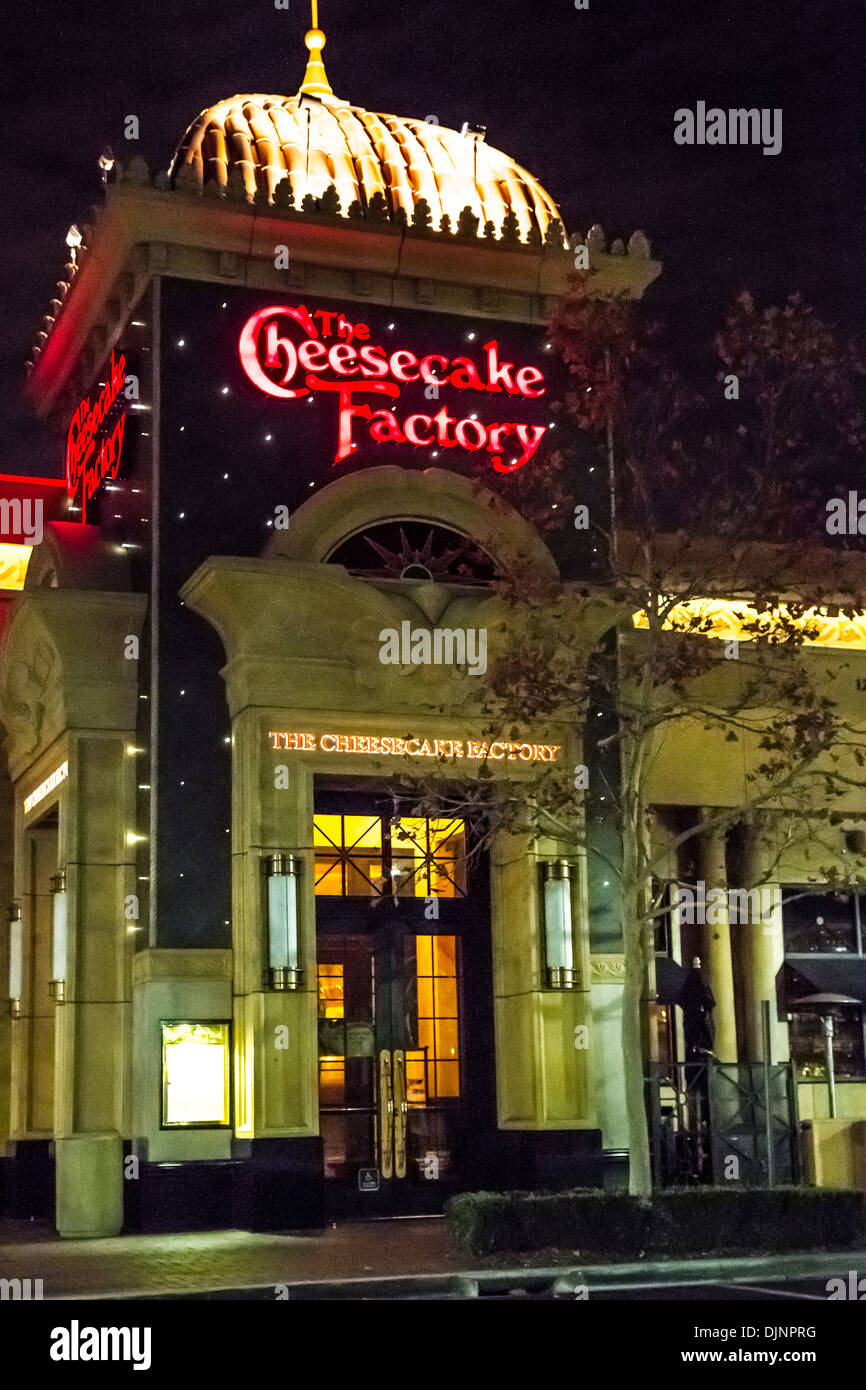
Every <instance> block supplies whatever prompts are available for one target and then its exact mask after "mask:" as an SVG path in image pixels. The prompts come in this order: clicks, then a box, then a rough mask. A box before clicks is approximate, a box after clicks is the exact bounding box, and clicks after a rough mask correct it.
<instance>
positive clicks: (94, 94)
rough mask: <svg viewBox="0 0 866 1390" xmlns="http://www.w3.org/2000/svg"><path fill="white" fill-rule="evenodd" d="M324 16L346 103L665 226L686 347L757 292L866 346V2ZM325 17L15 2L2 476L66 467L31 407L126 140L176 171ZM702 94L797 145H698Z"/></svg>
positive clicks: (609, 222) (2, 333) (330, 66)
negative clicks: (131, 135) (172, 163)
mask: <svg viewBox="0 0 866 1390" xmlns="http://www.w3.org/2000/svg"><path fill="white" fill-rule="evenodd" d="M320 23H321V25H322V27H323V28H324V29H325V32H326V33H327V36H328V45H327V48H326V50H325V60H326V67H327V71H328V76H329V79H330V82H331V85H332V87H333V88H334V91H335V92H336V94H337V95H338V96H341V97H344V98H346V99H347V100H349V101H352V102H354V103H356V104H357V105H360V106H366V107H368V108H371V109H373V110H380V111H389V112H394V113H396V114H398V115H404V116H410V115H412V116H421V117H424V116H427V115H429V114H431V113H433V114H435V115H436V116H437V117H438V119H439V121H440V123H441V124H443V125H453V126H458V127H459V126H460V125H461V124H462V122H463V121H464V120H468V121H470V122H472V123H473V124H474V123H480V124H484V125H486V126H487V129H488V135H487V138H488V140H489V142H490V143H491V144H493V145H496V146H497V147H499V148H500V149H503V150H505V151H507V152H508V153H509V154H510V155H512V156H513V157H514V158H515V159H516V160H517V161H518V162H519V163H522V164H524V165H525V166H527V167H528V168H529V169H531V170H532V172H533V173H534V174H536V176H537V177H538V178H540V180H541V182H542V183H543V184H544V185H545V186H546V187H547V188H548V189H549V191H550V192H551V193H552V194H553V196H554V197H555V198H556V199H557V200H558V201H559V203H560V205H561V207H562V209H563V212H564V215H565V219H566V222H567V224H568V226H569V229H570V230H580V231H585V230H586V228H587V227H588V226H589V225H590V224H591V223H592V222H595V221H598V222H601V223H602V224H603V226H604V227H605V229H606V230H607V231H608V232H609V233H610V235H611V236H623V237H624V238H626V239H627V238H628V236H629V235H630V233H631V232H632V231H633V230H634V229H635V228H636V227H640V228H642V229H643V230H644V231H645V232H646V234H647V235H648V236H649V237H650V239H651V241H652V244H653V251H654V254H655V255H657V256H658V257H659V258H660V259H661V260H662V261H663V262H664V273H663V278H662V280H661V281H660V282H659V283H658V285H657V287H656V288H655V289H654V290H653V296H654V300H655V302H656V303H657V305H658V308H659V311H660V312H662V311H663V312H664V313H665V314H666V315H667V316H668V317H669V318H670V320H671V322H672V324H673V325H674V327H675V329H676V331H677V333H678V334H679V336H680V340H681V341H683V342H687V343H692V342H694V343H698V342H699V341H700V340H701V339H703V338H706V337H707V336H708V335H709V334H710V332H711V331H712V328H713V327H714V325H715V324H716V322H717V321H718V319H719V317H720V315H721V312H722V310H723V308H724V307H725V305H726V303H727V302H728V301H729V300H730V298H731V296H732V294H733V293H735V292H736V291H737V290H738V289H740V288H742V287H745V286H748V287H750V288H752V289H754V290H755V291H756V292H757V293H758V294H759V296H761V297H767V298H778V297H780V296H783V295H784V294H786V293H787V292H789V291H792V290H801V291H802V292H803V294H804V295H805V297H806V298H807V299H808V300H809V301H810V302H812V303H813V304H814V305H815V307H816V308H817V309H818V310H819V311H820V312H821V313H822V314H823V315H824V316H825V317H826V318H827V319H829V320H830V321H831V322H835V323H837V324H839V325H840V326H844V327H845V328H847V329H851V330H855V331H857V332H858V333H860V334H863V333H864V329H866V299H864V291H863V252H864V241H866V238H864V235H863V233H864V225H866V199H864V155H863V143H864V141H863V136H864V116H863V106H862V93H863V87H864V82H863V76H862V73H863V52H864V38H866V23H864V6H863V0H721V2H720V3H711V0H589V8H588V9H587V10H576V9H575V6H574V3H573V0H541V2H540V3H539V0H522V2H521V3H515V0H478V3H476V4H470V3H467V2H466V0H461V3H456V2H455V0H451V2H450V3H445V0H412V3H409V2H408V0H379V2H378V3H374V0H321V5H320ZM308 25H309V6H308V5H307V4H306V3H303V0H290V8H289V9H288V10H277V9H276V7H275V5H274V3H273V0H207V3H202V0H198V3H196V2H195V0H192V3H187V4H178V3H176V0H136V3H134V4H133V3H130V4H120V3H118V0H86V3H79V4H77V5H73V4H70V3H69V0H31V3H29V4H23V5H22V4H16V5H6V6H4V7H3V11H2V18H0V52H2V53H4V54H5V55H6V57H5V64H6V68H7V70H6V72H5V73H4V74H3V81H2V82H0V122H2V125H0V128H2V132H3V140H4V142H5V147H6V156H5V175H4V186H5V197H4V199H3V204H2V208H0V236H2V248H3V254H2V261H0V267H2V269H0V275H2V296H0V344H2V346H0V437H2V441H3V456H2V458H0V471H3V472H6V471H30V472H40V471H49V467H50V471H54V468H53V466H51V465H53V464H54V462H55V459H56V458H57V457H58V455H57V453H56V449H51V450H50V451H49V449H48V447H47V441H46V439H45V436H44V435H43V434H42V433H41V430H40V429H34V428H33V426H32V425H29V424H28V422H27V419H26V416H25V414H24V411H23V409H22V407H21V404H20V385H21V381H22V380H23V375H22V364H23V361H24V359H25V357H26V355H27V351H28V348H29V344H30V342H31V340H32V334H33V332H35V329H36V327H37V326H38V319H39V317H40V316H41V314H42V313H43V312H44V310H45V307H46V304H47V301H48V299H49V298H50V297H51V294H52V293H53V286H54V282H55V280H56V279H57V276H58V274H59V271H60V267H61V266H62V264H63V261H64V260H65V246H64V237H65V233H66V230H67V228H68V226H69V224H70V223H71V222H73V221H75V220H77V219H79V218H82V217H84V216H85V215H86V212H87V208H88V206H89V205H90V204H92V203H94V202H98V201H99V200H100V197H101V189H100V183H99V171H98V169H97V165H96V160H97V158H98V156H99V153H100V151H101V149H102V147H103V145H104V144H105V143H106V142H110V143H112V144H114V146H115V148H117V149H119V148H121V147H122V148H123V149H124V150H125V149H128V148H129V147H128V146H126V145H125V143H124V141H123V138H122V129H123V118H124V117H125V116H126V115H128V114H130V113H134V114H135V115H137V116H138V117H139V119H140V123H141V140H140V142H139V145H138V146H137V152H140V153H142V154H144V155H145V156H146V157H147V158H148V159H150V160H151V161H152V162H159V163H166V162H167V161H168V159H169V158H170V156H171V154H172V151H173V148H174V146H175V145H176V144H177V143H178V141H179V139H180V136H181V135H182V133H183V130H184V128H185V127H186V125H187V124H188V123H189V122H190V121H191V120H192V119H193V118H194V117H195V116H196V115H197V114H198V112H199V111H200V110H201V109H202V108H203V107H205V106H207V105H209V104H210V103H211V102H213V101H215V100H217V99H219V98H221V97H225V96H229V95H232V94H234V93H236V92H248V91H249V92H255V91H259V92H276V93H286V94H290V93H292V92H294V91H296V90H297V88H298V86H299V84H300V81H301V77H302V73H303V68H304V60H305V58H306V50H305V49H304V47H303V33H304V30H305V29H306V28H307V27H308ZM699 100H702V101H705V102H707V104H708V105H711V106H712V105H716V106H720V107H723V108H727V107H729V106H758V107H781V108H782V111H783V147H782V151H781V153H780V154H779V155H777V156H765V155H763V154H762V152H761V150H760V148H749V147H736V146H735V147H730V148H725V147H707V146H704V147H702V148H701V147H695V148H687V147H682V146H678V145H676V144H675V142H674V138H673V132H674V119H673V117H674V111H675V110H676V109H677V108H678V107H682V106H687V107H692V108H694V106H695V104H696V103H697V102H698V101H699ZM49 460H50V464H49Z"/></svg>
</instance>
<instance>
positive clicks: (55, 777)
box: [24, 762, 69, 816]
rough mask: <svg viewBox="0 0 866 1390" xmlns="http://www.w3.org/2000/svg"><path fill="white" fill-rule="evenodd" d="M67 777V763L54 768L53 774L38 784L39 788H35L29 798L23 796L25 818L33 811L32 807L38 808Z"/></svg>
mask: <svg viewBox="0 0 866 1390" xmlns="http://www.w3.org/2000/svg"><path fill="white" fill-rule="evenodd" d="M68 776H69V763H68V762H67V763H61V764H60V766H59V767H58V768H56V769H55V770H54V772H52V774H51V776H50V777H46V778H45V781H44V782H40V783H39V786H38V787H37V788H36V790H35V791H32V792H31V793H30V795H29V796H25V798H24V814H25V816H26V815H27V814H28V812H30V811H32V810H33V807H34V806H38V805H39V803H40V801H44V800H45V798H46V796H47V795H48V793H49V792H53V791H54V788H55V787H56V786H59V784H60V783H61V782H65V781H66V778H67V777H68Z"/></svg>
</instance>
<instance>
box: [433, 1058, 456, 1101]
mask: <svg viewBox="0 0 866 1390" xmlns="http://www.w3.org/2000/svg"><path fill="white" fill-rule="evenodd" d="M436 1095H437V1096H445V1097H454V1096H459V1095H460V1068H459V1064H458V1063H457V1062H437V1063H436Z"/></svg>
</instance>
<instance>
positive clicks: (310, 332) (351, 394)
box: [238, 304, 548, 473]
mask: <svg viewBox="0 0 866 1390" xmlns="http://www.w3.org/2000/svg"><path fill="white" fill-rule="evenodd" d="M482 351H483V352H484V360H483V362H476V361H474V360H473V359H472V358H471V357H462V356H461V357H450V356H446V355H445V354H444V353H439V352H432V353H427V354H426V356H419V355H418V354H417V353H415V352H412V351H411V350H410V349H409V348H397V349H393V348H388V349H386V348H384V347H382V346H381V345H380V344H379V343H375V342H371V341H370V326H369V324H366V323H352V322H350V321H349V320H348V319H347V318H346V317H345V316H344V315H343V314H341V313H338V312H336V311H335V310H330V311H326V310H322V309H317V310H315V311H313V312H312V313H311V312H310V311H309V310H308V309H307V308H305V306H304V305H303V304H300V305H298V306H297V307H292V306H290V305H288V304H269V305H268V306H267V307H266V308H264V309H259V310H258V312H257V313H255V314H253V315H252V317H251V318H249V319H248V320H247V322H246V323H245V324H244V327H243V329H242V330H241V335H240V339H239V341H238V354H239V356H240V360H241V366H242V367H243V369H244V372H245V373H246V375H247V377H248V378H249V380H250V381H251V382H252V384H253V386H255V387H256V388H257V389H258V390H259V391H262V392H264V394H265V395H267V396H272V397H275V398H277V399H279V400H286V401H290V400H295V401H296V400H300V399H301V398H302V397H309V396H310V395H318V394H319V393H325V394H327V393H331V394H332V395H333V396H334V397H335V398H336V404H337V411H338V423H337V449H336V453H335V455H334V463H335V464H337V463H342V461H343V460H344V459H346V458H348V457H349V456H350V455H351V454H353V453H354V452H355V450H356V449H357V448H358V447H359V446H358V442H357V440H356V439H355V429H356V427H357V426H358V425H359V424H361V423H364V424H366V425H367V429H368V433H369V436H370V438H371V439H372V440H373V441H374V443H376V444H409V445H413V446H414V447H416V448H419V449H430V448H439V449H463V450H465V451H467V452H468V453H473V454H474V453H477V452H479V451H482V450H486V451H487V453H488V454H489V455H490V462H491V465H492V467H493V468H494V470H495V471H496V472H497V473H514V472H515V471H516V470H517V469H518V468H523V466H524V465H525V464H527V463H528V462H529V460H530V459H531V458H532V457H533V456H534V455H535V453H536V452H537V450H538V446H539V445H540V443H541V441H542V439H543V438H544V436H545V434H546V433H547V429H548V427H547V425H530V424H525V423H523V422H518V421H514V420H511V421H508V422H507V423H499V424H486V423H484V422H483V421H481V420H478V419H476V418H475V417H474V414H473V415H472V416H467V417H466V418H463V419H460V418H458V417H457V416H456V415H451V414H450V413H449V411H448V409H447V407H446V406H442V407H440V409H439V410H437V411H436V413H435V414H423V413H420V412H415V413H413V414H409V415H403V416H402V418H398V415H397V413H396V409H390V408H386V401H388V402H389V403H391V404H393V405H394V406H395V407H396V405H397V402H398V401H399V400H400V398H401V396H402V394H403V387H404V386H406V385H409V384H410V383H412V382H418V383H422V384H424V385H425V386H426V388H427V389H426V391H425V395H426V396H427V398H428V399H438V395H439V388H440V387H444V386H447V387H451V388H452V389H453V390H455V391H472V392H484V393H487V394H492V395H495V396H499V397H502V398H509V399H510V400H521V399H523V400H534V399H537V398H539V397H541V396H544V395H545V394H546V391H547V387H546V385H545V381H544V373H543V372H542V371H541V370H540V368H538V367H533V366H522V367H517V366H515V364H514V363H513V362H507V361H503V360H502V359H501V357H500V348H499V343H498V342H497V340H496V339H495V338H492V339H491V340H490V342H487V343H485V344H484V345H483V348H482ZM431 387H432V388H434V390H433V391H432V392H431V390H430V388H431ZM364 397H367V398H369V397H373V398H375V399H377V400H378V402H379V408H378V409H374V408H373V404H372V403H371V401H370V400H369V399H366V400H365V399H364ZM504 403H505V400H504V399H503V405H504ZM506 450H508V451H509V454H510V455H512V457H510V458H509V461H508V462H506V461H505V457H504V455H505V451H506Z"/></svg>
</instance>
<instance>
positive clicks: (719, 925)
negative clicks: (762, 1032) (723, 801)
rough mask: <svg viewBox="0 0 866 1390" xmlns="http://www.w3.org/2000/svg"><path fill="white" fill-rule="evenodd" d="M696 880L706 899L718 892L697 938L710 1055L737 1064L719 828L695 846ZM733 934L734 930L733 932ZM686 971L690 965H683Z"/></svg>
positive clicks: (709, 811)
mask: <svg viewBox="0 0 866 1390" xmlns="http://www.w3.org/2000/svg"><path fill="white" fill-rule="evenodd" d="M712 814H713V811H712V809H711V808H706V809H705V810H704V811H703V816H704V818H705V819H707V818H709V817H710V816H712ZM697 859H698V865H699V877H700V878H701V879H703V880H704V882H705V883H706V892H707V896H709V894H710V890H711V889H713V888H716V889H721V890H722V894H723V895H724V898H723V900H722V898H720V896H719V895H718V894H716V895H714V897H713V898H711V899H710V902H709V905H708V909H707V910H708V913H709V915H710V916H711V917H712V918H713V920H712V921H711V922H705V923H704V924H702V926H701V929H700V934H699V940H700V957H701V970H702V972H703V976H704V979H705V980H706V982H707V984H708V985H709V986H710V989H711V990H712V991H713V994H714V995H715V999H716V1007H715V1009H714V1011H713V1023H714V1025H715V1043H714V1045H713V1051H714V1053H715V1055H716V1056H717V1057H718V1059H719V1061H720V1062H736V1060H737V1024H736V1017H735V1013H734V976H733V970H732V967H731V926H730V920H729V914H728V897H727V887H728V872H727V863H726V859H725V832H724V830H722V829H720V828H718V827H717V828H715V829H711V830H707V831H705V832H704V834H702V835H701V836H700V837H699V840H698V846H697ZM735 930H737V929H736V928H735ZM683 965H685V966H686V968H688V967H689V966H690V965H691V961H683Z"/></svg>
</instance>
